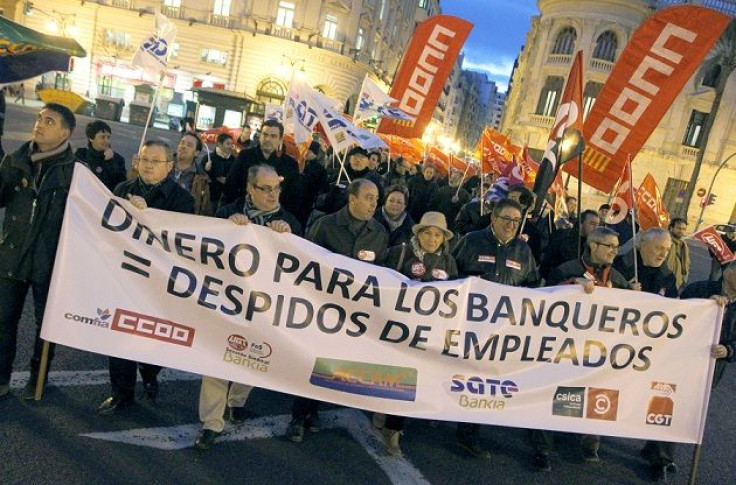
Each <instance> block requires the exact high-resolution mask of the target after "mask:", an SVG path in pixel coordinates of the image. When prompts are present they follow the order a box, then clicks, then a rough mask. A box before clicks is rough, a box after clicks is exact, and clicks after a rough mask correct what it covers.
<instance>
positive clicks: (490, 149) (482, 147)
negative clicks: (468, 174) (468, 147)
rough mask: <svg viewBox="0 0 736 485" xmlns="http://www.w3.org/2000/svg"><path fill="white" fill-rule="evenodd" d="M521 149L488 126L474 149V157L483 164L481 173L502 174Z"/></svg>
mask: <svg viewBox="0 0 736 485" xmlns="http://www.w3.org/2000/svg"><path fill="white" fill-rule="evenodd" d="M520 152H521V149H520V148H519V147H518V146H516V145H514V144H513V143H511V140H509V139H508V137H507V136H505V135H502V134H501V133H499V132H497V131H496V130H494V129H493V128H491V127H490V126H486V128H485V130H483V134H481V136H480V138H479V139H478V144H477V145H476V147H475V156H476V158H478V159H479V160H480V163H482V164H483V172H484V173H490V172H495V173H497V174H499V175H500V174H503V173H504V172H505V171H506V169H507V166H508V165H511V164H513V163H514V156H515V155H518V154H519V153H520Z"/></svg>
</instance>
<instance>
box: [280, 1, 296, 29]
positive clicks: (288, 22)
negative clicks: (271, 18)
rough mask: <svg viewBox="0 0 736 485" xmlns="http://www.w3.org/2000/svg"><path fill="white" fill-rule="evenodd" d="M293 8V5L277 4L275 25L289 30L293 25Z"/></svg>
mask: <svg viewBox="0 0 736 485" xmlns="http://www.w3.org/2000/svg"><path fill="white" fill-rule="evenodd" d="M294 8H295V7H294V4H293V3H291V2H279V11H278V13H277V14H276V23H277V24H278V25H280V26H282V27H288V28H291V27H292V26H293V25H294Z"/></svg>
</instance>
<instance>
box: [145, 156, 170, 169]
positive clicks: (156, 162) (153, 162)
mask: <svg viewBox="0 0 736 485" xmlns="http://www.w3.org/2000/svg"><path fill="white" fill-rule="evenodd" d="M162 163H169V162H168V160H150V159H148V158H141V159H139V160H138V164H139V165H151V166H152V167H155V166H156V165H160V164H162Z"/></svg>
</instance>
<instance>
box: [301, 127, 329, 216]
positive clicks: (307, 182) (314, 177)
mask: <svg viewBox="0 0 736 485" xmlns="http://www.w3.org/2000/svg"><path fill="white" fill-rule="evenodd" d="M324 158H325V152H324V151H323V150H322V146H321V145H320V144H319V142H318V141H313V142H312V143H310V144H309V148H308V149H307V152H306V153H305V154H304V169H303V170H302V171H301V173H300V174H299V178H298V179H297V183H296V187H297V190H296V191H295V193H294V198H295V199H296V202H297V203H296V204H294V205H295V206H296V212H295V213H294V216H296V218H297V219H298V220H299V223H300V224H301V226H302V227H306V226H307V221H309V215H310V214H311V213H312V209H313V208H314V203H315V202H316V201H317V197H318V196H319V194H321V193H323V192H326V191H327V190H328V189H329V183H328V181H327V169H326V168H325V167H324V165H323V162H324Z"/></svg>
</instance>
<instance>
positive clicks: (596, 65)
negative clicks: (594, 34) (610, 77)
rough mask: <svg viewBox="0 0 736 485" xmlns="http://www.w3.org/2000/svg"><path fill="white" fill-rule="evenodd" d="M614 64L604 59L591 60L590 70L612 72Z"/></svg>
mask: <svg viewBox="0 0 736 485" xmlns="http://www.w3.org/2000/svg"><path fill="white" fill-rule="evenodd" d="M611 69H613V62H609V61H604V60H603V59H591V60H590V70H591V71H599V72H611Z"/></svg>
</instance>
